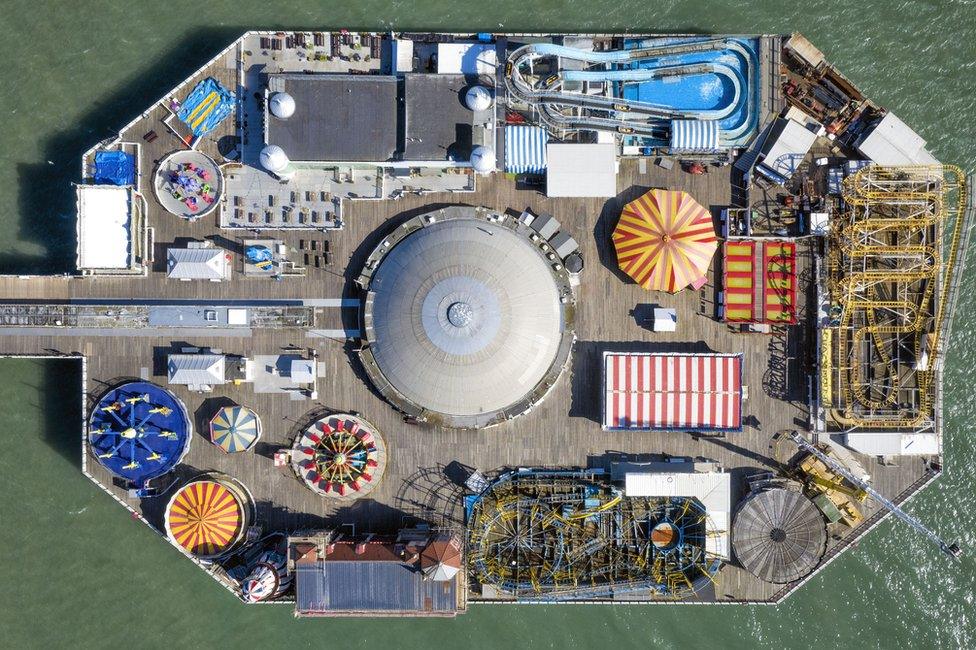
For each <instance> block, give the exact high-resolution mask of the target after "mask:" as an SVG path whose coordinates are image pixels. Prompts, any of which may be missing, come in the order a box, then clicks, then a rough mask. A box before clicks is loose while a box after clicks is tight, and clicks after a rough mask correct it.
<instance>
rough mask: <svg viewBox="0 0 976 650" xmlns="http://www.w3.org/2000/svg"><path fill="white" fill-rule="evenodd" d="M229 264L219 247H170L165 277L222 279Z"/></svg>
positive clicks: (167, 254) (167, 252)
mask: <svg viewBox="0 0 976 650" xmlns="http://www.w3.org/2000/svg"><path fill="white" fill-rule="evenodd" d="M229 268H230V266H229V263H228V260H227V256H226V254H225V253H224V251H222V250H220V249H219V248H170V249H169V250H167V251H166V271H167V274H166V277H169V278H174V279H178V280H223V279H224V278H226V277H227V271H228V270H229Z"/></svg>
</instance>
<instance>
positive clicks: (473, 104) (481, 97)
mask: <svg viewBox="0 0 976 650" xmlns="http://www.w3.org/2000/svg"><path fill="white" fill-rule="evenodd" d="M493 101H494V100H493V98H492V96H491V91H490V90H488V89H487V88H485V87H484V86H471V87H470V88H468V92H466V93H465V94H464V104H465V106H467V107H468V108H469V109H470V110H472V111H476V112H477V111H487V110H488V109H489V108H491V104H492V102H493Z"/></svg>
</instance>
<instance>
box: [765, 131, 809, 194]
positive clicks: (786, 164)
mask: <svg viewBox="0 0 976 650" xmlns="http://www.w3.org/2000/svg"><path fill="white" fill-rule="evenodd" d="M816 141H817V134H816V133H814V132H813V131H811V130H810V129H808V128H807V127H805V126H804V125H802V124H800V123H799V122H797V121H796V120H790V119H783V118H781V119H779V120H777V122H776V124H775V125H774V127H773V132H772V133H771V134H770V136H769V139H768V140H767V141H766V144H765V146H764V147H763V159H762V162H761V163H760V166H759V171H760V172H765V171H768V172H770V173H769V174H767V175H770V176H771V177H772V178H773V179H774V180H776V181H781V180H787V179H789V178H790V177H792V176H793V174H794V173H795V172H796V170H797V168H798V167H799V166H800V163H801V162H803V159H804V158H806V155H807V154H808V153H809V152H810V149H811V148H812V147H813V143H814V142H816Z"/></svg>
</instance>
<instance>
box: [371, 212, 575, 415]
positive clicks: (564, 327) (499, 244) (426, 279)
mask: <svg viewBox="0 0 976 650" xmlns="http://www.w3.org/2000/svg"><path fill="white" fill-rule="evenodd" d="M523 228H525V227H524V226H522V224H520V223H518V222H516V221H513V220H512V219H510V218H509V219H507V221H506V220H505V219H504V218H503V217H502V215H495V214H494V213H491V212H488V211H487V210H485V209H484V208H470V207H460V206H458V207H451V208H445V209H443V210H438V211H436V212H433V213H428V214H427V215H421V216H419V217H415V218H414V219H413V220H411V221H409V222H407V224H405V226H404V227H401V228H398V229H397V231H396V232H395V233H394V234H392V235H391V236H390V237H389V238H388V239H387V240H386V242H387V244H388V245H387V246H383V245H381V246H380V247H378V248H377V249H376V250H375V251H374V252H373V253H372V255H371V256H370V258H369V260H368V261H367V265H366V269H364V271H363V274H362V275H361V276H360V278H359V280H358V283H359V284H360V286H361V287H364V288H365V289H366V291H367V297H366V305H367V306H366V309H365V310H364V315H363V319H364V323H363V325H364V327H363V329H364V331H365V332H366V338H367V341H368V346H367V348H366V349H364V350H363V351H362V352H361V353H360V355H361V359H362V361H363V364H364V366H365V367H366V370H367V373H368V374H369V375H370V378H371V379H372V381H373V383H374V384H375V385H376V387H377V388H378V389H379V390H380V392H381V393H383V394H384V396H385V397H386V398H387V399H388V400H389V401H390V402H391V403H393V404H394V405H395V406H396V407H397V408H398V409H399V410H401V411H403V412H404V413H406V414H408V415H411V416H413V417H416V418H417V419H419V420H422V421H428V422H431V423H435V424H440V425H443V426H447V427H452V428H482V427H487V426H492V425H494V424H497V423H499V422H502V421H504V420H507V419H510V418H512V417H515V416H517V415H519V414H521V413H524V412H527V411H528V410H530V409H531V408H532V406H534V404H536V403H537V402H539V401H541V400H542V398H543V397H544V396H545V395H546V393H547V392H548V390H549V388H551V387H552V385H553V384H554V383H555V381H556V379H557V378H558V376H559V374H560V372H561V371H562V369H563V368H564V367H565V365H566V364H567V361H568V359H569V353H570V350H571V348H572V341H573V332H572V323H571V320H572V316H571V314H572V310H571V308H570V307H569V305H571V304H572V303H573V294H572V289H571V288H570V285H569V280H568V275H567V273H566V271H565V270H564V269H562V267H561V266H559V265H558V264H555V263H553V262H552V261H550V260H549V259H547V257H546V256H545V254H544V253H543V252H542V251H541V250H540V249H539V247H538V246H536V245H535V244H534V243H533V242H532V241H530V240H529V238H528V232H526V231H525V230H523ZM391 240H395V241H391ZM557 267H558V268H557Z"/></svg>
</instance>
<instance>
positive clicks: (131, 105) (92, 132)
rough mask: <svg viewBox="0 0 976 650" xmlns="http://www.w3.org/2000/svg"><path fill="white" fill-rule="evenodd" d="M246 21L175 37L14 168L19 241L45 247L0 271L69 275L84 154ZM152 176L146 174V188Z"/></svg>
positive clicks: (1, 262) (5, 260) (2, 262)
mask: <svg viewBox="0 0 976 650" xmlns="http://www.w3.org/2000/svg"><path fill="white" fill-rule="evenodd" d="M245 29H246V28H244V27H232V26H231V27H228V26H222V27H208V28H206V29H197V30H195V31H193V32H190V33H189V34H187V35H186V36H184V37H183V38H182V39H180V40H178V41H175V42H174V43H173V46H172V47H171V48H170V49H169V51H168V52H166V53H164V54H163V55H162V56H160V57H158V58H152V59H146V60H144V61H143V62H142V67H141V69H140V70H139V71H138V72H136V73H135V74H133V75H132V76H131V77H130V78H129V79H126V80H125V81H123V82H121V83H119V85H118V88H117V90H116V91H115V92H114V93H111V94H109V95H106V96H104V97H99V98H98V101H97V103H96V104H95V107H94V108H93V109H92V110H91V111H89V112H88V113H87V114H84V115H81V116H79V117H78V118H77V119H75V120H74V121H73V123H72V124H71V126H70V127H69V128H67V129H63V130H61V131H58V132H55V133H51V134H48V135H47V136H46V137H44V138H43V139H42V141H41V142H40V146H39V147H38V148H39V150H40V152H41V153H40V154H39V158H40V159H41V161H42V162H39V163H37V164H21V165H18V166H17V183H18V186H19V191H18V199H17V203H16V212H17V215H18V218H19V220H20V229H19V232H18V235H17V237H18V239H19V240H21V241H23V242H25V243H30V244H36V245H39V246H41V247H42V248H43V251H44V252H43V254H42V255H41V256H36V257H35V256H29V255H23V254H18V253H12V254H3V255H0V274H16V273H30V274H45V275H54V274H61V273H70V272H73V271H74V265H75V259H74V255H75V246H76V241H77V238H76V235H75V193H74V189H73V187H72V185H71V184H72V183H78V182H80V181H81V156H82V154H84V152H85V151H87V150H88V149H90V148H91V147H93V146H94V145H96V144H97V143H98V142H100V141H102V140H106V139H111V138H113V137H115V136H116V135H117V134H118V131H117V129H119V128H121V127H122V126H124V125H125V124H127V123H128V122H129V121H131V120H132V119H133V118H134V117H136V116H137V115H139V114H140V113H142V112H143V111H144V110H146V109H147V108H149V107H150V106H151V105H152V104H151V102H154V101H156V100H157V99H159V98H161V97H162V96H163V95H165V94H166V93H167V92H169V91H170V90H171V89H172V88H173V87H175V86H176V85H177V84H178V83H180V82H181V81H183V80H184V79H185V78H187V77H188V76H189V75H190V74H192V73H193V71H194V70H196V69H197V68H198V67H199V66H201V65H203V64H204V63H206V62H207V60H209V59H210V58H211V57H213V56H214V55H216V54H217V53H218V52H219V51H220V50H221V49H223V48H224V47H226V46H227V45H228V44H229V43H231V42H232V41H233V40H234V39H235V38H237V37H238V36H239V35H240V34H241V33H242V32H243V31H244V30H245ZM147 183H148V181H147V179H143V189H144V190H145V189H147V187H148V185H147Z"/></svg>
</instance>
